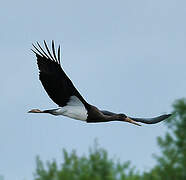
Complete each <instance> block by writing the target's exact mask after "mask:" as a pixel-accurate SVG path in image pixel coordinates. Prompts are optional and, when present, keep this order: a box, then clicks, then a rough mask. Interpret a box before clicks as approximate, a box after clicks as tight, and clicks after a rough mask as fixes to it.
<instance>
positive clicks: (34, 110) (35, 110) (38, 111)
mask: <svg viewBox="0 0 186 180" xmlns="http://www.w3.org/2000/svg"><path fill="white" fill-rule="evenodd" d="M42 112H43V111H41V110H39V109H32V110H30V111H28V113H42Z"/></svg>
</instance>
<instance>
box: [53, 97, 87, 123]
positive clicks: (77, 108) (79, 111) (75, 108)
mask: <svg viewBox="0 0 186 180" xmlns="http://www.w3.org/2000/svg"><path fill="white" fill-rule="evenodd" d="M56 115H63V116H67V117H70V118H73V119H78V120H82V121H86V120H87V117H88V114H87V110H86V108H85V106H84V104H83V103H82V102H81V101H80V100H79V98H78V97H76V96H71V97H70V98H69V101H68V103H67V105H66V106H63V107H61V108H59V109H58V110H57V111H56Z"/></svg>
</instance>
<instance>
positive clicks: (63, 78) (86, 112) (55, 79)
mask: <svg viewBox="0 0 186 180" xmlns="http://www.w3.org/2000/svg"><path fill="white" fill-rule="evenodd" d="M43 44H44V45H43V46H44V48H43V47H42V46H41V45H40V44H39V42H36V43H35V44H32V45H33V48H32V49H31V50H32V51H33V53H34V54H35V55H36V58H37V65H38V69H39V79H40V81H41V83H42V85H43V87H44V89H45V91H46V92H47V94H48V96H49V97H50V98H51V99H52V100H53V101H54V102H55V103H56V104H57V105H58V107H57V108H55V109H47V110H40V109H32V110H30V111H28V113H48V114H52V115H55V116H58V115H63V116H67V117H69V118H72V119H76V120H81V121H85V122H87V123H100V122H111V121H119V122H128V123H132V124H134V125H138V126H141V124H139V123H145V124H155V123H158V122H161V121H163V120H165V119H167V118H169V117H170V116H171V114H163V115H161V116H157V117H154V118H133V117H129V116H127V115H126V114H124V113H114V112H110V111H106V110H100V109H98V108H97V107H96V106H93V105H91V104H89V103H88V102H87V101H86V100H85V99H84V98H83V97H82V95H81V94H80V93H79V91H78V90H77V89H76V88H75V86H74V84H73V83H72V81H71V80H70V79H69V77H68V76H67V75H66V73H65V72H64V70H63V68H62V66H61V57H60V45H59V46H58V48H57V51H56V50H55V43H54V40H52V42H51V46H52V47H51V49H52V50H50V49H49V48H48V45H47V43H46V41H45V40H44V43H43Z"/></svg>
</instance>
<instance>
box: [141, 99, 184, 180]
mask: <svg viewBox="0 0 186 180" xmlns="http://www.w3.org/2000/svg"><path fill="white" fill-rule="evenodd" d="M173 108H174V110H173V114H174V115H173V116H172V117H171V118H169V119H168V120H167V121H166V125H167V127H168V132H167V133H166V134H165V136H164V137H158V145H159V147H160V149H161V152H162V154H161V155H160V156H155V158H156V159H157V165H156V166H155V167H154V168H153V169H152V170H151V171H150V172H149V173H145V174H144V178H146V179H151V180H170V179H171V180H186V99H181V100H177V101H176V102H175V103H174V105H173Z"/></svg>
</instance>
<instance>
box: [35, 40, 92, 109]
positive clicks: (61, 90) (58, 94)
mask: <svg viewBox="0 0 186 180" xmlns="http://www.w3.org/2000/svg"><path fill="white" fill-rule="evenodd" d="M44 45H45V50H44V49H43V48H42V47H41V46H40V44H39V43H38V42H37V45H34V44H33V47H34V48H33V49H32V51H33V52H34V53H35V54H36V57H37V64H38V68H39V79H40V80H41V82H42V85H43V87H44V89H45V90H46V92H47V94H48V95H49V97H50V98H51V99H52V100H53V101H54V102H55V103H56V104H58V105H59V106H60V107H63V106H66V105H67V103H69V100H70V99H74V98H72V97H73V96H76V97H77V98H78V100H80V101H81V103H83V104H84V106H85V107H86V108H89V104H88V103H87V102H86V101H85V100H84V98H83V97H82V96H81V95H80V93H79V92H78V91H77V89H76V88H75V87H74V85H73V83H72V81H71V80H70V79H69V78H68V76H67V75H66V74H65V72H64V71H63V69H62V68H61V65H60V46H59V47H58V50H57V51H58V53H57V56H56V53H55V47H54V41H52V53H51V52H50V50H49V48H48V46H47V44H46V42H45V41H44ZM77 98H75V99H77ZM71 103H72V102H71ZM74 103H79V102H77V101H76V102H74Z"/></svg>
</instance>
